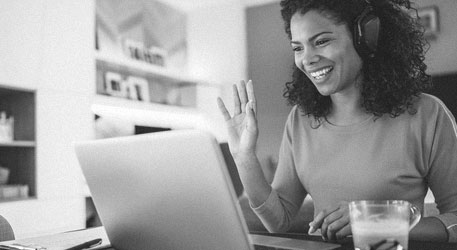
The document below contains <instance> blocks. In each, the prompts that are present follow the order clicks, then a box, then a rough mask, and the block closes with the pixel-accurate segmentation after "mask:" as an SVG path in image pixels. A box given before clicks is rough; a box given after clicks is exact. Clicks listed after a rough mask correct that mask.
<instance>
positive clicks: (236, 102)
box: [232, 84, 242, 115]
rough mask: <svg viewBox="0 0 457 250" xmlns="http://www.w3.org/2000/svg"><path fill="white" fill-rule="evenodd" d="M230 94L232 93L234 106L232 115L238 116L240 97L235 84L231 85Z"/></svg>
mask: <svg viewBox="0 0 457 250" xmlns="http://www.w3.org/2000/svg"><path fill="white" fill-rule="evenodd" d="M232 93H233V104H234V110H233V113H234V115H239V114H240V113H241V110H242V108H241V103H240V95H239V94H238V87H237V86H236V84H233V85H232Z"/></svg>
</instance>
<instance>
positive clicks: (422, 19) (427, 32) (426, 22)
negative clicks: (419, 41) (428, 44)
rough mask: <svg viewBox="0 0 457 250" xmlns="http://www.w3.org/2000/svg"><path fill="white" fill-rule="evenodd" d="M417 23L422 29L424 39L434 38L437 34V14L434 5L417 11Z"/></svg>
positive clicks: (436, 8)
mask: <svg viewBox="0 0 457 250" xmlns="http://www.w3.org/2000/svg"><path fill="white" fill-rule="evenodd" d="M417 17H418V21H419V23H420V24H421V25H422V26H423V27H424V36H425V37H426V38H436V37H437V35H438V33H439V12H438V7H437V6H435V5H432V6H427V7H423V8H418V9H417Z"/></svg>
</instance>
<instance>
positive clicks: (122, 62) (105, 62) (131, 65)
mask: <svg viewBox="0 0 457 250" xmlns="http://www.w3.org/2000/svg"><path fill="white" fill-rule="evenodd" d="M95 59H96V62H97V68H99V69H103V70H105V71H110V70H111V71H116V72H120V73H124V74H133V75H136V76H143V77H146V78H156V79H160V80H163V81H165V82H168V83H170V84H179V85H192V84H195V85H197V84H198V85H210V83H209V82H208V81H205V80H202V79H197V78H195V77H191V76H188V75H186V74H185V73H182V72H180V71H176V70H171V69H167V68H165V67H161V66H156V65H153V64H149V63H146V62H142V61H136V60H133V59H130V58H128V57H124V56H116V55H111V54H107V53H103V52H100V51H96V52H95Z"/></svg>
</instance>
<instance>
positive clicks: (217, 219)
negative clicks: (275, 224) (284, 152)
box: [75, 130, 253, 250]
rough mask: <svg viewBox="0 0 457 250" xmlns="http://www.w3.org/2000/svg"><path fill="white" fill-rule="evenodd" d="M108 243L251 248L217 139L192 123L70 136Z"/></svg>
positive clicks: (119, 248)
mask: <svg viewBox="0 0 457 250" xmlns="http://www.w3.org/2000/svg"><path fill="white" fill-rule="evenodd" d="M75 150H76V155H77V158H78V160H79V162H80V165H81V168H82V170H83V173H84V176H85V177H86V180H87V183H88V185H89V189H90V191H91V194H92V198H93V201H94V204H95V207H96V209H97V212H98V213H99V216H100V219H101V221H102V224H103V225H104V227H105V230H106V232H107V235H108V237H109V239H110V242H111V245H112V246H113V247H114V248H115V249H117V250H127V249H129V250H130V249H202V250H204V249H208V250H209V249H241V250H243V249H253V248H252V246H251V244H250V243H249V239H248V230H247V226H246V224H245V222H244V219H243V217H242V212H241V209H240V207H239V205H238V202H237V200H236V199H237V197H236V194H235V190H234V188H233V186H232V183H231V181H230V179H229V178H230V177H229V174H228V172H227V168H226V166H225V162H224V158H223V155H222V153H221V151H220V147H219V144H218V143H217V142H216V140H215V139H214V137H212V136H211V135H209V134H207V133H205V132H201V131H197V130H176V131H167V132H159V133H152V134H144V135H135V136H128V137H119V138H110V139H103V140H93V141H85V142H77V143H75Z"/></svg>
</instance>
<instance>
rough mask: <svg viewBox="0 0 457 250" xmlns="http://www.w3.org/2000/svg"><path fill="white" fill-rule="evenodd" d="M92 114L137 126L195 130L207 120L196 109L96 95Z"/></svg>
mask: <svg viewBox="0 0 457 250" xmlns="http://www.w3.org/2000/svg"><path fill="white" fill-rule="evenodd" d="M92 103H93V104H92V112H94V114H97V115H99V116H102V117H103V116H108V117H117V118H120V119H124V120H127V121H131V122H133V123H135V124H137V125H145V126H152V125H153V126H157V127H171V128H174V129H182V128H195V127H199V126H202V123H205V121H206V120H205V118H204V117H203V115H202V114H201V112H200V111H198V110H197V109H195V108H188V107H179V106H172V105H164V104H156V103H149V102H141V101H134V100H128V99H123V98H117V97H111V96H105V95H96V97H95V99H94V101H93V102H92Z"/></svg>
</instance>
